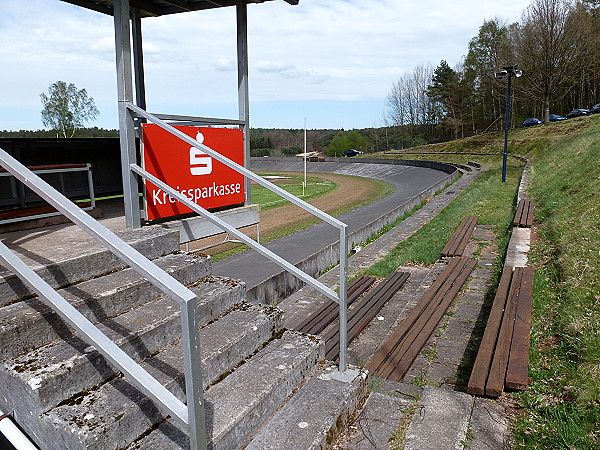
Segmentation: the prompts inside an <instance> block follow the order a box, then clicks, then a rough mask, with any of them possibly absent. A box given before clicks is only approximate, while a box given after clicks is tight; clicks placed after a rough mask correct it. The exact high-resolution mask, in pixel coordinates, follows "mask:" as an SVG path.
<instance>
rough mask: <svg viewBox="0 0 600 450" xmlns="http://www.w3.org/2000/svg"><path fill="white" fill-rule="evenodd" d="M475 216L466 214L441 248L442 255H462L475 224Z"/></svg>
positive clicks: (476, 218)
mask: <svg viewBox="0 0 600 450" xmlns="http://www.w3.org/2000/svg"><path fill="white" fill-rule="evenodd" d="M478 219H479V217H477V216H466V217H465V218H464V219H463V220H462V222H461V223H460V225H459V226H458V228H457V229H456V231H455V232H454V234H453V235H452V237H450V239H449V240H448V242H447V243H446V245H445V246H444V248H443V250H442V256H462V255H463V253H464V251H465V248H466V247H467V244H468V243H469V239H470V238H471V234H473V230H474V229H475V225H477V220H478Z"/></svg>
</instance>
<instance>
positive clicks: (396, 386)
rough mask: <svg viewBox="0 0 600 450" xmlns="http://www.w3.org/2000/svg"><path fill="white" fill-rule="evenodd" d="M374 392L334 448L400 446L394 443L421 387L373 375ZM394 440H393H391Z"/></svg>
mask: <svg viewBox="0 0 600 450" xmlns="http://www.w3.org/2000/svg"><path fill="white" fill-rule="evenodd" d="M369 386H370V387H371V389H373V391H372V392H371V393H370V394H369V397H368V398H367V401H366V402H365V404H364V406H363V408H362V409H361V410H360V412H359V414H358V415H357V417H356V418H355V419H354V421H353V422H352V424H351V425H350V426H349V427H346V433H344V435H342V436H341V438H340V439H339V440H338V442H336V443H335V445H334V448H336V449H340V450H342V449H343V450H374V449H387V448H392V447H393V448H397V447H396V445H397V443H396V442H393V439H394V437H395V434H396V431H397V429H398V426H399V425H400V423H401V421H402V420H403V418H404V416H405V415H406V414H407V413H409V412H410V411H411V409H412V408H414V406H415V404H416V402H417V399H418V398H419V397H420V396H421V391H422V389H420V388H418V387H417V386H414V385H409V384H405V383H398V382H395V381H389V380H382V379H380V378H375V377H370V378H369ZM392 442H393V443H392Z"/></svg>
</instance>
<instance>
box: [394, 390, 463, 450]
mask: <svg viewBox="0 0 600 450" xmlns="http://www.w3.org/2000/svg"><path fill="white" fill-rule="evenodd" d="M474 398H475V397H473V396H471V395H469V394H466V393H464V392H457V391H451V390H448V389H443V388H437V387H433V386H425V388H423V397H421V402H420V410H419V412H418V413H417V414H415V415H414V417H413V420H412V422H411V424H410V426H409V427H408V431H407V433H406V439H405V443H404V449H405V450H422V449H424V448H426V449H430V450H447V449H452V448H464V447H465V446H466V444H467V437H468V436H467V431H468V428H469V421H470V419H471V413H472V411H473V405H474Z"/></svg>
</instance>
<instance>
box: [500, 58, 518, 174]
mask: <svg viewBox="0 0 600 450" xmlns="http://www.w3.org/2000/svg"><path fill="white" fill-rule="evenodd" d="M521 75H523V72H521V71H520V70H519V69H518V64H515V65H514V66H506V67H503V68H502V70H501V71H500V72H496V75H495V76H496V78H498V79H503V78H504V77H508V88H507V90H506V117H505V119H504V154H503V156H502V182H503V183H504V182H505V181H506V158H507V155H508V124H509V117H510V88H511V82H512V77H513V76H514V77H517V78H519V77H520V76H521Z"/></svg>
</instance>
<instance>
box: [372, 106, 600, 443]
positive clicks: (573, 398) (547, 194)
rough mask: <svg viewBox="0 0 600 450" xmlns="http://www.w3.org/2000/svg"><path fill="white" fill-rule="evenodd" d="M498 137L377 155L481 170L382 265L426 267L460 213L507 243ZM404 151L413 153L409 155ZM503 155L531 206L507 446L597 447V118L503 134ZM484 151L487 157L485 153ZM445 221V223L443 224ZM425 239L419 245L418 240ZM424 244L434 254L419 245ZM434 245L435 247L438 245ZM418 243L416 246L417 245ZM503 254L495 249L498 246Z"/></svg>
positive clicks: (509, 197) (512, 193)
mask: <svg viewBox="0 0 600 450" xmlns="http://www.w3.org/2000/svg"><path fill="white" fill-rule="evenodd" d="M502 147H503V135H502V134H499V133H493V134H486V135H482V136H475V137H472V138H468V139H464V140H459V141H453V142H447V143H443V144H436V145H429V146H422V147H418V148H413V149H410V152H408V151H407V152H387V153H385V154H383V155H382V156H383V157H396V158H397V157H406V158H423V159H434V160H444V161H454V162H463V163H464V162H466V161H469V160H475V161H480V162H483V163H485V164H486V168H487V170H486V172H485V173H484V174H483V175H482V176H481V177H480V179H478V180H477V181H476V182H475V183H473V185H472V186H471V187H470V188H469V189H468V190H467V191H465V194H466V195H461V196H460V197H459V198H457V201H456V202H453V203H454V205H452V206H451V207H450V208H447V211H446V210H445V211H443V212H442V215H444V216H445V217H440V220H437V221H432V223H431V224H430V225H429V226H428V227H427V228H426V229H424V230H423V233H421V234H423V235H424V236H421V237H419V236H417V235H415V236H414V238H415V239H414V240H412V241H411V242H408V241H407V243H406V244H404V245H405V247H403V248H398V249H397V251H396V252H394V253H395V254H393V255H391V256H390V257H392V258H396V260H395V261H393V263H392V264H391V265H392V266H393V264H394V263H396V262H406V261H415V262H416V261H422V262H430V260H431V258H432V257H435V256H432V255H436V254H439V249H438V247H439V246H440V245H443V244H442V242H444V239H445V238H446V235H447V234H448V233H449V232H450V231H449V230H447V229H446V228H448V229H452V226H455V225H454V224H455V222H456V221H457V220H458V217H459V216H461V215H464V214H479V215H481V216H482V219H481V221H482V222H483V223H493V224H496V225H497V230H498V231H500V232H501V233H504V236H501V237H500V240H501V242H500V244H501V246H502V245H504V243H505V242H506V239H507V238H508V233H509V231H510V226H509V225H508V224H507V223H506V217H508V216H510V215H511V214H512V211H511V208H512V207H514V199H515V197H516V186H517V184H518V183H517V181H518V180H517V178H518V176H517V175H516V172H518V169H519V168H520V167H519V163H518V162H517V161H516V160H514V159H510V160H509V161H511V160H512V162H510V164H509V172H508V174H509V177H508V179H507V183H506V186H501V185H500V183H498V182H497V180H498V178H499V176H500V175H499V174H500V172H499V170H500V164H501V156H500V155H501V153H502ZM413 152H422V154H414V153H413ZM510 152H511V153H513V154H517V155H521V156H524V157H526V158H528V159H529V161H530V178H529V188H528V194H529V197H530V198H532V199H534V200H535V201H536V226H535V230H536V231H537V234H538V235H539V240H538V242H537V243H536V244H535V245H533V247H532V250H531V253H530V262H531V263H533V264H534V265H535V292H534V313H533V323H532V342H531V352H530V353H531V360H530V369H529V370H530V377H531V378H532V384H531V386H530V388H529V389H528V390H527V391H525V392H522V393H518V394H513V395H511V396H510V397H509V398H508V401H509V403H511V404H512V405H514V406H515V408H516V412H517V414H516V418H515V420H514V423H513V443H514V447H515V448H527V449H545V450H548V449H578V450H579V449H592V448H595V449H597V448H600V308H599V306H600V116H592V117H583V118H579V119H572V120H569V121H564V122H561V123H553V124H548V125H543V126H537V127H533V128H527V129H517V130H511V131H510ZM489 154H493V156H492V155H489ZM445 222H448V223H449V225H450V226H447V225H444V223H445ZM425 236H427V238H424V237H425ZM427 241H430V242H431V241H433V242H434V243H433V247H435V248H433V249H428V248H425V247H426V245H425V243H426V242H427ZM437 241H439V242H437ZM419 246H421V247H422V248H419ZM501 248H502V247H501ZM374 269H377V268H374Z"/></svg>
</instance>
